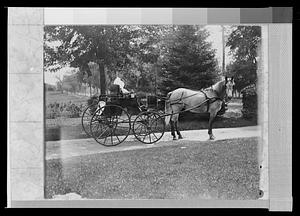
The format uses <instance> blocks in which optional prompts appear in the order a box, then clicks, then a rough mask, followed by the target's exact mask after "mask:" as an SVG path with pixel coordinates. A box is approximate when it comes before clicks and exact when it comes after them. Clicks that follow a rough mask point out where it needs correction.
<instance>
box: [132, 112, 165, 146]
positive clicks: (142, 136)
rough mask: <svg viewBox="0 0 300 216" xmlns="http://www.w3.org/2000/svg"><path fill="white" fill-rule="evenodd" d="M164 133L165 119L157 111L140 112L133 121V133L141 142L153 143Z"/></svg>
mask: <svg viewBox="0 0 300 216" xmlns="http://www.w3.org/2000/svg"><path fill="white" fill-rule="evenodd" d="M164 133H165V120H164V118H163V117H162V115H160V114H159V113H157V112H151V111H145V112H141V113H140V114H138V116H137V117H136V119H135V120H134V122H133V134H134V136H135V137H136V138H137V139H138V140H139V141H141V142H142V143H145V144H152V143H155V142H157V141H159V140H160V139H161V138H162V136H163V135H164Z"/></svg>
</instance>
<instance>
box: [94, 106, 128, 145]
mask: <svg viewBox="0 0 300 216" xmlns="http://www.w3.org/2000/svg"><path fill="white" fill-rule="evenodd" d="M90 132H91V135H92V137H93V138H94V139H95V140H96V142H98V143H99V144H101V145H104V146H116V145H119V144H120V143H122V142H123V141H124V140H125V139H126V138H127V137H128V135H129V132H130V116H129V115H128V113H127V112H126V111H125V110H124V109H123V108H122V107H120V106H116V105H106V106H104V107H101V108H99V109H97V112H95V113H94V114H93V116H92V118H91V121H90Z"/></svg>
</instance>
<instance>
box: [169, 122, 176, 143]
mask: <svg viewBox="0 0 300 216" xmlns="http://www.w3.org/2000/svg"><path fill="white" fill-rule="evenodd" d="M170 125H171V134H172V136H173V140H176V135H175V129H174V122H173V120H172V119H171V120H170Z"/></svg>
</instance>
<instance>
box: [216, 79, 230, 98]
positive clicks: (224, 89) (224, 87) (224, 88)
mask: <svg viewBox="0 0 300 216" xmlns="http://www.w3.org/2000/svg"><path fill="white" fill-rule="evenodd" d="M233 86H234V80H233V78H229V79H228V78H227V77H225V80H222V81H219V82H217V83H216V84H215V85H213V86H212V88H213V90H215V92H216V93H217V94H218V96H219V97H220V98H222V99H225V101H229V100H230V99H231V98H232V95H233Z"/></svg>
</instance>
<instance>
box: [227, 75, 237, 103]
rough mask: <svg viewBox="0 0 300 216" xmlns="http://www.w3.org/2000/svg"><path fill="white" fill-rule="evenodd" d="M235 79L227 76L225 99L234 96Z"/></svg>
mask: <svg viewBox="0 0 300 216" xmlns="http://www.w3.org/2000/svg"><path fill="white" fill-rule="evenodd" d="M234 84H235V83H234V79H233V77H231V78H227V77H225V86H226V90H225V91H226V96H225V99H226V100H230V99H231V98H232V96H233V87H234Z"/></svg>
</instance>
